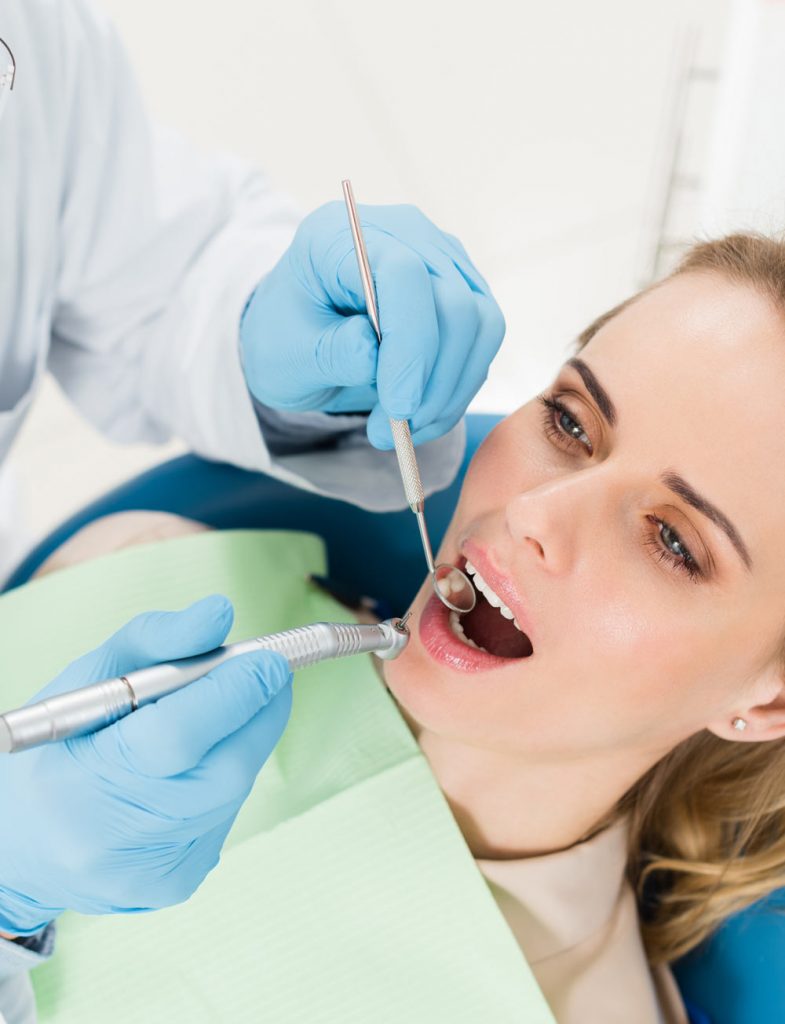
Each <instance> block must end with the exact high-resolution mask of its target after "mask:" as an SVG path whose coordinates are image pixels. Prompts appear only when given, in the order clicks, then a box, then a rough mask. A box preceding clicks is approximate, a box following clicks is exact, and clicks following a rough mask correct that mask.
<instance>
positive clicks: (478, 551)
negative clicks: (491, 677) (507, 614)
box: [461, 539, 537, 651]
mask: <svg viewBox="0 0 785 1024" xmlns="http://www.w3.org/2000/svg"><path fill="white" fill-rule="evenodd" d="M461 552H462V553H463V554H464V555H465V556H466V558H467V559H468V560H469V561H470V562H471V563H472V565H473V566H474V567H475V569H477V570H478V571H479V573H480V575H481V576H482V578H483V579H484V580H485V581H486V583H488V584H489V586H490V587H491V589H492V590H493V592H494V593H495V594H498V595H499V597H500V598H501V599H502V601H504V603H505V604H506V605H507V607H508V608H509V609H510V611H511V612H512V613H513V615H514V616H515V618H516V619H517V620H518V625H519V626H520V627H521V629H522V630H523V632H524V633H525V634H526V635H527V636H528V638H529V639H530V640H531V643H532V647H534V649H535V651H536V650H537V644H536V642H535V639H536V638H535V635H534V632H533V631H532V624H531V621H530V619H529V616H528V615H527V613H526V612H525V611H524V608H523V598H522V597H521V595H520V593H519V591H518V588H517V587H516V586H515V583H514V582H513V580H512V579H510V577H509V576H504V575H502V573H500V572H499V570H498V569H496V568H495V567H494V565H493V561H492V558H491V555H490V554H489V553H488V551H487V550H486V549H485V548H483V547H481V546H480V545H479V544H478V543H477V541H475V540H472V539H468V540H466V541H465V542H464V544H463V545H462V547H461Z"/></svg>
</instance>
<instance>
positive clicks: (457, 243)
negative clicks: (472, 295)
mask: <svg viewBox="0 0 785 1024" xmlns="http://www.w3.org/2000/svg"><path fill="white" fill-rule="evenodd" d="M442 235H443V236H444V238H445V239H447V243H448V245H447V247H446V249H447V251H448V252H449V255H450V257H451V258H452V260H453V263H454V265H455V269H456V270H457V271H458V273H459V274H460V275H461V277H462V278H463V279H464V281H466V283H467V284H468V286H469V288H471V290H472V291H473V292H480V293H482V294H483V295H490V294H491V289H490V286H489V285H488V282H487V281H486V280H485V278H484V277H483V276H482V274H481V273H480V271H479V270H478V269H477V267H476V266H475V265H474V262H473V260H472V259H471V257H470V256H469V254H468V252H467V251H466V249H465V248H464V246H463V243H462V242H461V240H460V239H459V238H456V236H455V235H451V234H449V233H448V232H447V231H443V232H442Z"/></svg>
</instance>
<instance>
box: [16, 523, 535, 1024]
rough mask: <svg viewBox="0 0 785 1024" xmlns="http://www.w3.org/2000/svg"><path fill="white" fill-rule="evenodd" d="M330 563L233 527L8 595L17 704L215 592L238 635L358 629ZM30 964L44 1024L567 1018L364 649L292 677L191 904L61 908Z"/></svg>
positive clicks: (285, 537)
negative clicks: (136, 618)
mask: <svg viewBox="0 0 785 1024" xmlns="http://www.w3.org/2000/svg"><path fill="white" fill-rule="evenodd" d="M325 571H326V555H325V548H324V544H323V542H322V541H321V540H320V539H319V538H318V537H317V536H315V535H314V534H310V533H300V532H293V531H272V530H264V531H251V530H238V531H234V530H233V531H221V532H213V533H203V534H198V535H195V536H188V537H183V538H179V539H176V540H169V541H165V542H159V543H155V544H150V545H145V546H142V547H136V548H131V549H126V550H124V551H120V552H117V553H115V554H113V555H109V556H107V557H104V558H101V559H97V560H96V561H93V562H89V563H85V564H84V565H79V566H76V567H74V568H72V569H68V570H65V571H63V572H60V573H55V574H52V575H51V576H47V577H44V578H42V579H41V580H37V581H34V582H32V583H30V584H27V585H26V586H24V587H21V588H20V589H18V590H15V591H12V592H11V593H9V594H6V595H4V596H3V597H0V633H2V636H3V643H2V645H0V646H1V649H0V680H2V684H0V703H1V704H2V709H3V710H5V709H8V708H10V707H14V706H17V705H18V704H21V703H22V702H23V701H25V700H27V699H28V698H29V697H30V696H32V694H33V693H35V692H36V690H38V689H39V688H40V687H41V686H43V685H44V684H45V683H46V682H48V681H49V680H50V679H51V678H52V677H53V676H55V675H56V674H57V673H58V672H59V671H60V670H61V669H62V668H63V667H65V665H66V664H68V663H69V662H70V661H72V660H73V659H74V658H76V657H77V656H78V655H80V654H82V653H84V652H86V651H88V650H90V649H92V648H93V647H96V646H97V645H98V644H99V643H101V642H102V641H103V640H104V639H106V637H107V636H108V635H109V634H110V633H111V632H113V631H114V630H115V629H117V628H118V627H119V626H120V625H122V624H123V623H124V622H126V621H127V620H128V619H129V618H131V617H132V616H133V615H135V614H137V613H138V612H140V611H146V610H149V609H152V608H182V607H184V606H185V605H187V604H189V603H190V602H191V601H193V600H196V599H197V598H198V597H202V596H204V595H205V594H208V593H215V592H220V593H224V594H226V595H227V596H228V597H230V598H231V600H232V601H233V603H234V606H235V612H236V618H235V625H234V628H233V631H232V635H231V637H230V639H232V640H236V639H242V638H245V637H250V636H254V635H259V634H261V633H272V632H276V631H278V630H282V629H288V628H290V627H292V626H297V625H303V624H305V623H309V622H315V621H319V620H333V621H347V620H349V619H350V618H351V613H350V612H348V611H347V610H346V609H345V608H344V607H343V606H342V605H340V604H338V603H337V602H335V601H333V600H332V599H331V598H330V597H328V596H326V595H325V594H323V593H322V592H321V591H318V590H317V589H316V588H315V587H313V585H311V584H310V583H309V582H308V580H307V574H308V573H310V572H315V573H324V572H325ZM42 638H43V640H44V641H45V642H43V643H42ZM11 756H20V757H23V756H24V754H20V755H11ZM32 978H33V985H34V988H35V991H36V999H37V1003H38V1010H39V1019H40V1020H41V1022H43V1024H45V1022H48V1021H55V1022H57V1024H71V1022H73V1024H77V1022H78V1024H86V1022H87V1024H91V1022H98V1021H101V1022H103V1021H111V1022H112V1024H142V1022H144V1024H159V1022H160V1024H186V1022H187V1024H202V1022H204V1024H207V1022H210V1024H214V1022H217V1021H220V1022H223V1021H226V1022H232V1024H242V1022H246V1021H248V1022H250V1021H254V1022H257V1021H264V1022H271V1024H355V1022H356V1024H370V1022H373V1024H393V1022H395V1024H403V1022H406V1024H441V1022H444V1024H448V1022H449V1024H461V1022H466V1024H478V1022H482V1024H485V1022H488V1024H507V1022H509V1024H554V1018H553V1015H552V1014H551V1012H550V1010H549V1008H548V1006H547V1003H546V1001H545V998H544V997H543V995H542V993H541V992H540V989H539V987H538V985H537V983H536V981H535V979H534V977H533V975H532V973H531V970H530V968H529V967H528V965H527V964H526V961H525V960H524V958H523V955H522V953H521V950H520V947H519V946H518V944H517V942H516V941H515V938H514V937H513V935H512V933H511V931H510V930H509V928H508V926H507V924H506V922H505V920H504V918H503V916H502V914H501V911H500V910H499V909H498V907H497V905H496V903H495V901H494V899H493V897H492V895H491V893H490V890H489V888H488V886H487V884H486V882H485V880H484V878H483V877H482V875H481V874H480V872H479V870H478V868H477V866H476V864H475V862H474V860H473V859H472V856H471V853H470V851H469V849H468V847H467V846H466V843H465V841H464V839H463V836H462V835H461V832H460V831H459V829H458V827H457V824H456V822H455V819H454V818H453V816H452V814H451V812H450V809H449V806H448V804H447V802H446V800H445V799H444V796H443V794H442V792H441V790H440V789H439V787H438V785H437V783H436V781H435V779H434V777H433V775H432V774H431V772H430V769H429V766H428V763H427V761H426V760H425V758H424V756H423V755H422V753H421V751H420V748H419V747H418V745H417V743H416V741H415V740H414V738H413V737H412V735H411V733H410V732H409V729H408V728H407V726H406V723H405V722H404V720H403V719H402V717H401V715H400V713H399V711H398V709H397V706H396V705H395V703H394V701H393V700H392V698H391V697H390V695H389V694H388V692H387V690H386V689H385V687H384V685H383V684H382V683H381V681H380V680H379V677H378V676H377V674H376V672H375V670H374V667H373V664H372V660H371V658H370V656H369V655H362V656H356V657H354V658H346V659H342V660H340V661H332V662H330V661H328V662H324V663H322V664H320V665H312V666H310V667H309V668H306V669H301V670H299V671H298V672H297V673H296V674H295V682H294V707H293V711H292V717H291V720H290V722H289V725H288V727H287V729H286V732H285V734H284V736H283V739H282V740H281V742H280V744H279V745H278V747H277V749H276V751H275V752H274V754H273V755H272V757H271V758H270V760H269V761H268V762H267V764H266V765H265V767H264V768H263V770H262V772H261V774H260V775H259V778H258V780H257V783H256V785H255V787H254V789H253V791H252V793H251V795H250V797H249V798H248V801H247V802H246V804H245V805H244V806H243V808H242V810H241V812H240V815H239V817H238V819H237V821H236V823H235V826H234V828H233V829H232V832H231V833H230V835H229V838H228V841H227V843H226V846H225V847H224V851H223V854H222V857H221V862H220V864H219V865H218V867H217V868H215V870H214V871H212V872H211V873H210V874H209V875H208V877H207V879H206V880H205V882H204V883H203V885H202V886H201V887H200V888H199V890H198V891H197V892H196V893H195V894H194V896H192V897H191V899H190V900H188V902H187V903H185V904H183V905H180V906H177V907H172V908H169V909H167V910H162V911H158V912H156V913H151V914H137V915H121V916H120V915H118V916H111V917H86V916H80V915H78V914H72V913H67V914H64V915H63V916H62V917H61V918H60V920H59V923H58V939H57V948H56V952H55V955H54V957H53V959H52V960H51V961H49V962H48V963H46V964H44V965H43V966H41V967H39V968H37V969H36V970H35V971H34V972H33V975H32Z"/></svg>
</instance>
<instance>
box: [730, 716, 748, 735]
mask: <svg viewBox="0 0 785 1024" xmlns="http://www.w3.org/2000/svg"><path fill="white" fill-rule="evenodd" d="M731 725H732V726H733V728H734V729H738V730H739V732H743V731H744V729H746V728H747V723H746V721H745V720H744V719H743V718H734V719H733V721H732V722H731Z"/></svg>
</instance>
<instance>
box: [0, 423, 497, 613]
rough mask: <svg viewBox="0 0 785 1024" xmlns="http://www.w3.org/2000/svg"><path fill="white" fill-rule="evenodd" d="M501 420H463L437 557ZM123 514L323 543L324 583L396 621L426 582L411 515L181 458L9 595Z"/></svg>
mask: <svg viewBox="0 0 785 1024" xmlns="http://www.w3.org/2000/svg"><path fill="white" fill-rule="evenodd" d="M499 419H500V417H499V416H496V415H490V414H484V415H479V414H478V415H471V416H468V417H467V421H466V425H467V431H466V454H465V455H464V460H463V463H462V465H461V468H460V470H459V472H458V475H457V476H456V478H455V480H454V481H453V483H452V484H450V486H449V487H447V488H446V489H445V490H443V491H439V492H438V493H436V494H433V495H431V496H430V497H429V498H428V501H427V517H428V532H429V534H430V537H431V542H432V545H433V548H434V550H436V548H437V547H438V545H439V543H440V541H441V538H442V537H443V536H444V533H445V531H446V529H447V526H448V524H449V521H450V517H451V516H452V513H453V510H454V508H455V505H456V503H457V501H458V495H459V494H460V489H461V483H462V481H463V475H464V473H465V471H466V467H467V465H468V464H469V461H470V459H471V456H472V455H473V454H474V451H475V450H476V448H477V446H478V445H479V443H480V441H481V440H482V439H483V437H485V435H486V434H487V433H488V431H489V430H491V428H492V427H493V426H494V425H495V424H496V423H497V422H498V421H499ZM128 509H155V510H159V511H166V512H174V513H177V514H179V515H184V516H190V517H191V518H192V519H198V520H200V521H201V522H204V523H207V524H208V525H210V526H214V527H216V528H217V529H233V528H234V529H242V528H259V527H262V528H265V527H266V528H270V529H273V528H278V529H287V530H308V531H309V532H313V533H318V534H319V535H320V536H321V537H323V538H324V539H325V541H326V543H327V552H328V558H329V563H330V566H329V567H330V576H331V577H332V578H334V579H336V580H341V581H343V582H344V583H345V584H347V585H348V586H350V587H351V588H352V589H354V590H355V591H357V592H358V593H360V594H372V595H374V596H376V597H380V598H385V599H386V600H387V601H389V603H390V604H391V605H392V607H393V608H395V609H396V614H402V612H403V610H404V609H405V607H406V606H407V604H408V603H409V601H410V600H411V598H412V597H413V596H414V594H415V593H416V592H417V590H418V588H419V586H420V583H421V582H422V578H423V553H422V547H421V545H420V535H419V531H418V529H417V521H416V519H415V517H414V515H413V514H412V511H411V509H409V507H408V506H407V507H406V508H403V509H400V510H399V511H396V512H368V511H366V510H365V509H361V508H358V507H357V506H356V505H350V504H349V503H347V502H344V501H339V500H337V499H335V498H326V497H324V496H323V495H320V494H311V493H310V492H308V491H304V490H300V489H298V488H296V487H292V486H291V485H290V484H286V483H283V482H281V481H280V480H274V479H273V478H272V477H268V476H265V475H263V474H261V473H250V472H247V471H246V470H242V469H236V468H235V467H234V466H227V465H224V464H223V463H218V462H207V461H205V460H204V459H200V458H197V457H196V456H195V455H184V456H182V457H181V458H179V459H174V460H172V461H171V462H167V463H165V464H164V465H163V466H156V467H155V468H154V469H151V470H149V471H148V472H147V473H143V474H142V475H141V476H138V477H136V478H135V479H134V480H130V481H129V482H128V483H126V484H123V485H122V486H121V487H118V488H117V489H116V490H114V491H110V492H109V493H108V494H106V495H105V496H104V497H102V498H99V499H98V500H97V501H95V502H93V503H92V504H91V505H88V506H87V507H86V508H84V509H83V510H82V511H81V512H78V513H77V514H76V515H75V516H72V517H71V518H70V519H68V520H67V521H66V522H65V523H63V525H62V526H60V527H58V529H56V530H55V531H54V532H53V533H51V534H50V535H49V536H48V537H46V538H45V539H44V540H43V541H42V542H41V543H40V544H39V545H38V546H37V547H36V548H35V549H34V550H33V551H32V552H31V553H30V554H29V555H28V556H27V558H25V559H24V561H23V562H22V563H21V565H19V566H18V567H17V569H16V570H15V571H14V572H13V574H12V575H11V577H10V578H9V579H8V581H7V583H6V589H7V590H10V589H11V588H13V587H16V586H19V585H20V584H21V583H24V582H25V581H26V580H28V579H29V578H30V576H31V575H32V574H33V573H34V572H35V570H36V569H37V568H38V566H39V565H40V564H41V563H42V562H43V561H44V559H45V558H47V557H48V556H49V555H50V554H51V553H52V551H54V550H55V549H56V548H57V547H59V546H60V545H61V544H62V543H63V542H64V541H66V540H67V539H68V538H69V537H70V536H71V535H72V534H73V533H75V532H76V531H77V530H78V529H80V528H81V527H82V526H84V525H85V524H86V523H89V522H91V521H92V520H93V519H97V518H99V517H100V516H104V515H108V514H109V513H111V512H121V511H125V510H128ZM390 566H394V572H390ZM380 580H384V581H385V584H384V592H383V593H379V591H380V586H379V581H380Z"/></svg>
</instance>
